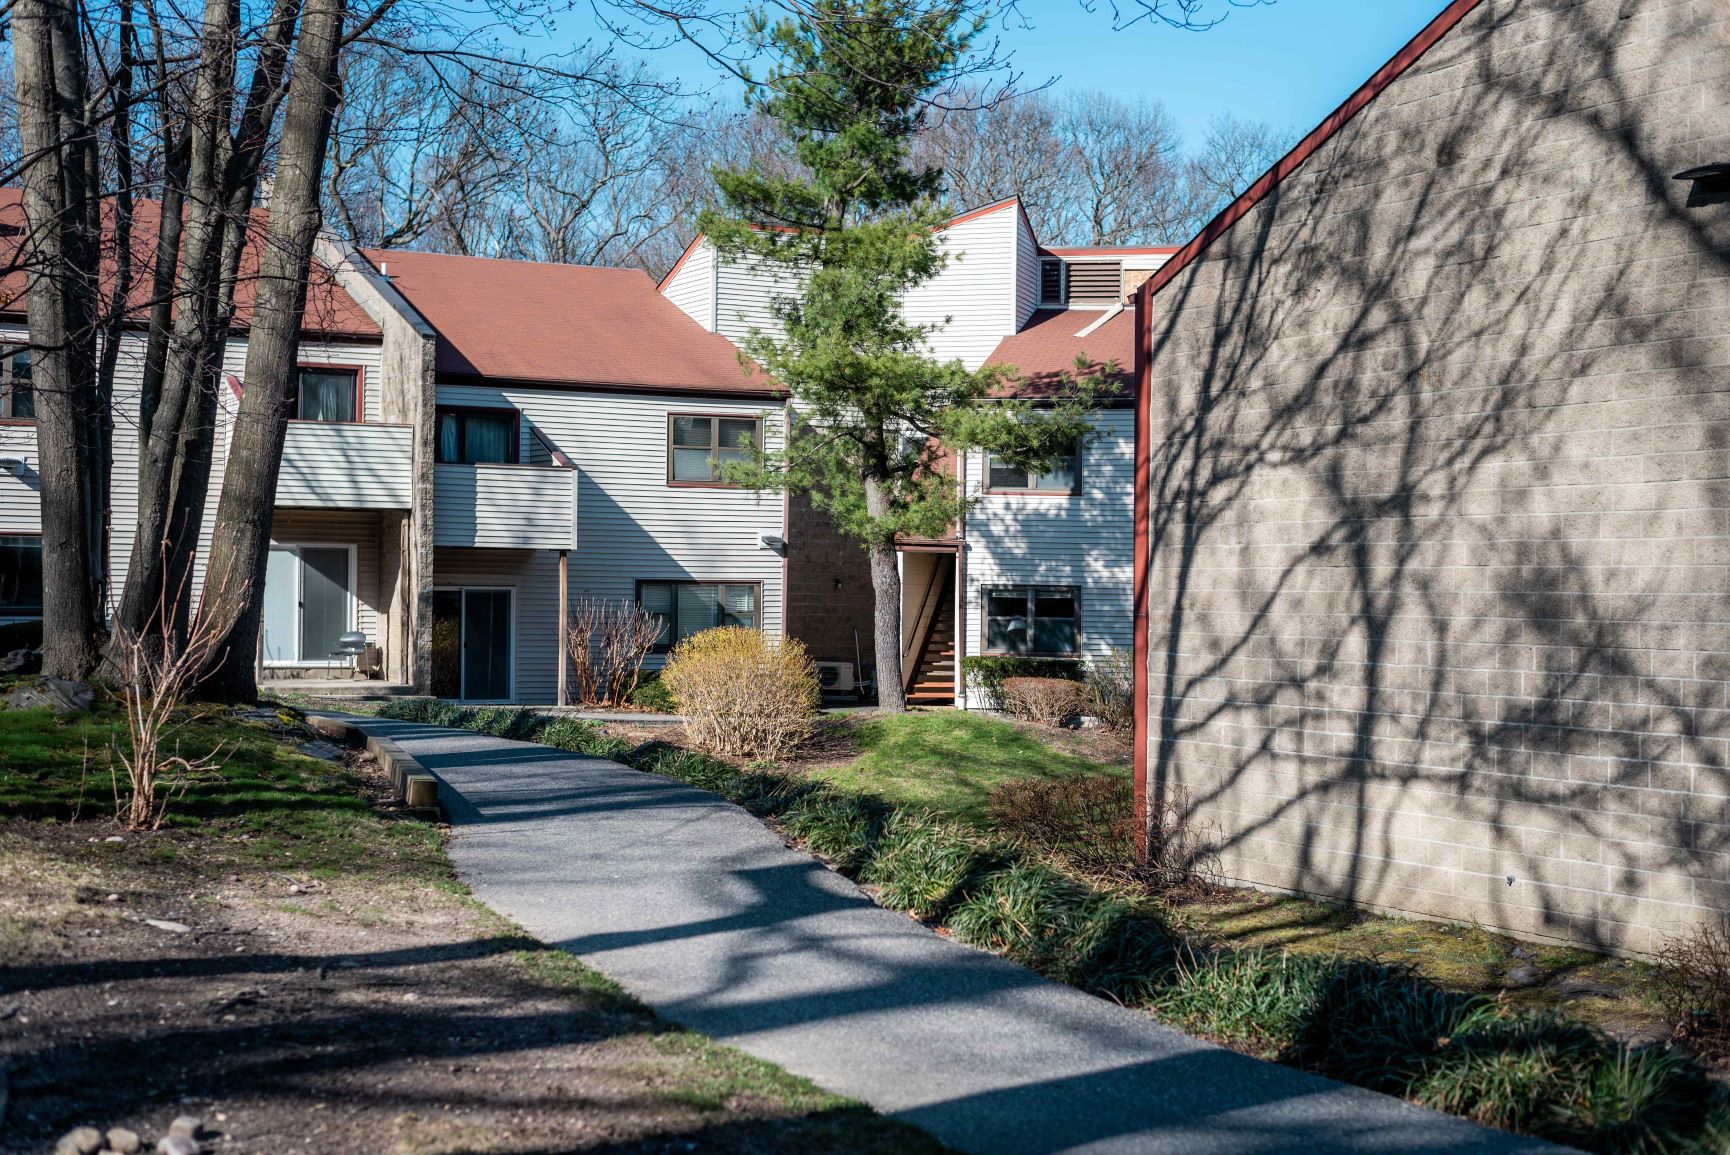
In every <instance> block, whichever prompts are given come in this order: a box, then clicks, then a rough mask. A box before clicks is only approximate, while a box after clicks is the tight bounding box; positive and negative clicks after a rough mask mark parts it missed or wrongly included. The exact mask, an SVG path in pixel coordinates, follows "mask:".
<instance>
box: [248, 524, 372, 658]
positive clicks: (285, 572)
mask: <svg viewBox="0 0 1730 1155" xmlns="http://www.w3.org/2000/svg"><path fill="white" fill-rule="evenodd" d="M352 558H353V555H352V552H351V551H350V549H349V547H347V546H341V545H334V546H333V545H273V546H271V547H270V556H269V557H268V558H267V559H266V561H265V569H264V640H263V645H264V661H265V663H266V664H274V665H325V664H329V665H338V664H340V662H339V660H338V659H337V658H336V657H335V656H334V652H335V650H336V644H337V640H338V639H339V638H340V637H341V636H342V635H343V634H344V633H346V632H347V631H348V630H350V629H352V628H353V625H352V623H353V621H354V585H353V568H354V567H353V565H352V564H351V562H352Z"/></svg>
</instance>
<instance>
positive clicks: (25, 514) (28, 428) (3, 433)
mask: <svg viewBox="0 0 1730 1155" xmlns="http://www.w3.org/2000/svg"><path fill="white" fill-rule="evenodd" d="M0 458H7V459H9V460H10V461H12V462H16V463H17V464H7V465H6V466H5V467H4V468H0V534H8V533H12V534H16V533H41V532H42V493H41V487H42V456H41V454H39V453H37V451H36V427H35V426H34V425H0Z"/></svg>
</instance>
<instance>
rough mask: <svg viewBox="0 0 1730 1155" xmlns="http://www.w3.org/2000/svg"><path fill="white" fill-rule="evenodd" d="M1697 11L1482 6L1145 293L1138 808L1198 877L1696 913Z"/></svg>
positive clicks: (1709, 464)
mask: <svg viewBox="0 0 1730 1155" xmlns="http://www.w3.org/2000/svg"><path fill="white" fill-rule="evenodd" d="M1726 107H1730V7H1727V6H1726V5H1725V4H1724V3H1723V0H1485V2H1484V3H1483V4H1481V5H1480V6H1479V7H1478V8H1477V9H1476V10H1474V11H1473V12H1472V13H1471V14H1470V15H1468V16H1467V17H1466V18H1465V20H1464V21H1463V23H1461V24H1460V25H1459V26H1458V27H1456V28H1455V29H1454V30H1453V31H1452V32H1451V33H1449V34H1448V35H1447V36H1446V37H1445V38H1444V39H1443V40H1442V41H1441V42H1440V43H1439V44H1437V45H1436V46H1435V47H1434V48H1433V49H1431V51H1430V52H1429V53H1428V54H1427V55H1426V56H1425V57H1424V58H1423V59H1422V60H1421V61H1420V62H1419V63H1418V64H1417V65H1416V66H1415V67H1414V68H1413V69H1412V70H1411V71H1409V72H1408V73H1406V74H1405V75H1404V76H1403V77H1402V78H1400V79H1398V80H1396V81H1395V82H1394V83H1393V85H1392V86H1391V87H1390V88H1389V89H1387V91H1386V92H1384V93H1383V94H1382V96H1381V97H1380V98H1379V99H1377V100H1376V101H1375V102H1374V103H1372V104H1371V105H1370V106H1369V108H1368V109H1367V110H1366V111H1364V112H1363V113H1362V114H1361V115H1360V116H1359V117H1358V118H1357V119H1356V120H1354V121H1353V122H1352V123H1351V124H1349V125H1348V126H1347V127H1346V128H1345V129H1344V130H1343V131H1342V132H1341V133H1340V134H1339V135H1337V136H1336V137H1335V138H1334V139H1333V140H1332V141H1331V142H1330V143H1328V144H1327V145H1325V146H1323V147H1322V149H1321V150H1320V151H1319V152H1318V153H1317V154H1316V155H1314V156H1313V157H1311V158H1310V159H1309V161H1308V162H1307V163H1306V164H1305V165H1304V167H1303V168H1301V169H1300V170H1299V171H1298V172H1297V173H1296V174H1295V175H1294V176H1293V177H1292V178H1291V179H1289V180H1288V181H1286V182H1285V183H1284V184H1283V185H1282V186H1281V187H1280V188H1279V189H1278V190H1277V191H1276V192H1275V193H1274V194H1273V195H1272V196H1271V197H1270V198H1269V199H1268V200H1267V201H1265V202H1263V203H1262V204H1261V205H1260V206H1259V207H1258V208H1256V209H1255V210H1253V211H1252V212H1251V213H1250V214H1249V215H1248V216H1247V217H1245V218H1244V219H1243V220H1242V221H1240V222H1239V223H1238V224H1237V226H1236V227H1235V228H1234V229H1233V230H1232V231H1231V232H1230V233H1228V234H1227V235H1226V236H1225V237H1223V238H1221V239H1220V240H1219V241H1217V242H1215V243H1214V244H1213V245H1212V246H1211V248H1210V249H1209V250H1208V251H1207V252H1206V253H1205V254H1204V255H1203V257H1202V258H1201V259H1200V260H1198V261H1197V262H1196V263H1195V264H1194V265H1193V266H1191V267H1190V268H1188V269H1186V270H1184V271H1183V272H1182V273H1181V274H1180V275H1178V276H1177V277H1176V278H1175V279H1174V280H1172V281H1171V282H1170V283H1169V284H1167V285H1166V286H1165V287H1164V288H1163V289H1162V290H1161V291H1160V292H1159V293H1157V294H1156V295H1155V296H1154V298H1153V302H1152V312H1151V317H1150V322H1151V325H1152V351H1153V356H1152V364H1151V384H1152V389H1153V402H1152V413H1153V420H1152V427H1151V434H1152V436H1151V441H1152V461H1151V463H1150V466H1151V468H1150V472H1151V476H1152V478H1153V507H1152V518H1153V525H1152V540H1151V542H1150V556H1151V565H1152V569H1151V572H1150V585H1151V599H1150V605H1149V616H1150V621H1151V636H1150V641H1151V645H1150V664H1149V669H1148V672H1147V674H1148V676H1147V679H1146V684H1147V688H1148V691H1149V698H1150V701H1149V718H1150V722H1149V734H1148V741H1149V757H1148V764H1149V771H1148V772H1149V779H1150V785H1151V788H1152V789H1153V790H1154V791H1156V792H1159V791H1172V790H1182V791H1185V792H1186V793H1187V795H1188V797H1189V799H1190V800H1191V806H1192V808H1193V810H1194V812H1195V813H1196V815H1197V817H1198V818H1199V820H1200V821H1201V822H1202V823H1203V825H1204V826H1206V827H1208V828H1210V829H1211V830H1212V831H1213V833H1214V835H1215V837H1216V838H1217V840H1218V841H1219V844H1220V847H1221V850H1220V862H1221V865H1222V868H1223V870H1224V873H1225V874H1226V875H1227V876H1228V877H1229V878H1230V879H1232V880H1236V881H1241V882H1247V883H1252V884H1256V885H1263V886H1270V887H1276V888H1285V889H1290V890H1296V891H1302V892H1307V893H1312V894H1319V895H1325V896H1331V897H1335V898H1339V899H1343V900H1348V901H1353V902H1357V903H1362V904H1364V905H1368V906H1373V907H1379V908H1383V909H1389V910H1393V911H1400V912H1407V913H1412V914H1418V915H1424V916H1429V917H1438V918H1444V919H1459V920H1477V921H1480V922H1483V923H1485V924H1488V925H1492V926H1497V927H1501V928H1504V929H1506V930H1508V931H1510V932H1513V933H1517V934H1521V935H1528V936H1533V937H1538V938H1547V939H1554V940H1560V941H1570V942H1578V943H1583V944H1587V945H1591V946H1595V947H1600V948H1606V949H1612V950H1618V951H1629V952H1647V951H1651V950H1653V949H1655V948H1656V947H1658V946H1659V945H1661V944H1662V942H1663V941H1664V940H1665V939H1666V938H1667V937H1669V936H1671V935H1674V934H1677V933H1679V932H1681V931H1684V930H1686V929H1687V928H1689V927H1690V926H1692V925H1694V924H1696V923H1697V922H1699V921H1701V920H1702V919H1706V918H1712V917H1716V916H1717V915H1718V914H1719V913H1721V912H1725V911H1730V773H1727V771H1726V766H1727V762H1730V195H1725V194H1723V193H1719V192H1714V191H1713V190H1711V189H1709V188H1703V187H1701V186H1697V185H1690V184H1688V183H1684V182H1678V181H1675V180H1673V179H1672V174H1674V173H1676V172H1678V171H1680V170H1683V169H1687V168H1690V167H1693V166H1695V165H1700V164H1705V163H1710V162H1721V161H1730V121H1727V120H1726V119H1725V118H1724V117H1723V115H1722V113H1723V110H1724V109H1725V108H1726Z"/></svg>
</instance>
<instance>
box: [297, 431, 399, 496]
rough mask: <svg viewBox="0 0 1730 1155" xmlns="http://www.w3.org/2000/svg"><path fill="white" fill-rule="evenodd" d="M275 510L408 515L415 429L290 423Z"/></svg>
mask: <svg viewBox="0 0 1730 1155" xmlns="http://www.w3.org/2000/svg"><path fill="white" fill-rule="evenodd" d="M276 504H277V505H279V506H295V507H298V508H310V509H408V508H409V507H410V506H411V505H413V504H414V429H413V428H411V427H410V426H407V425H382V424H376V423H367V424H357V423H342V422H325V421H291V422H289V425H288V439H287V440H286V441H285V442H284V443H283V447H282V473H281V475H280V476H279V477H278V478H277V482H276Z"/></svg>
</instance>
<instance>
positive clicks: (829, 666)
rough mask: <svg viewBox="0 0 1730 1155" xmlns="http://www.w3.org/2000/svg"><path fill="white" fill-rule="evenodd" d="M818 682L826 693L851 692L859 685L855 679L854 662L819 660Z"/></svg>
mask: <svg viewBox="0 0 1730 1155" xmlns="http://www.w3.org/2000/svg"><path fill="white" fill-rule="evenodd" d="M816 665H817V682H818V684H819V685H821V686H822V687H823V692H824V693H825V694H851V693H852V692H853V691H854V690H855V689H857V688H858V687H857V685H856V684H855V683H854V681H853V663H852V662H818V663H816Z"/></svg>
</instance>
